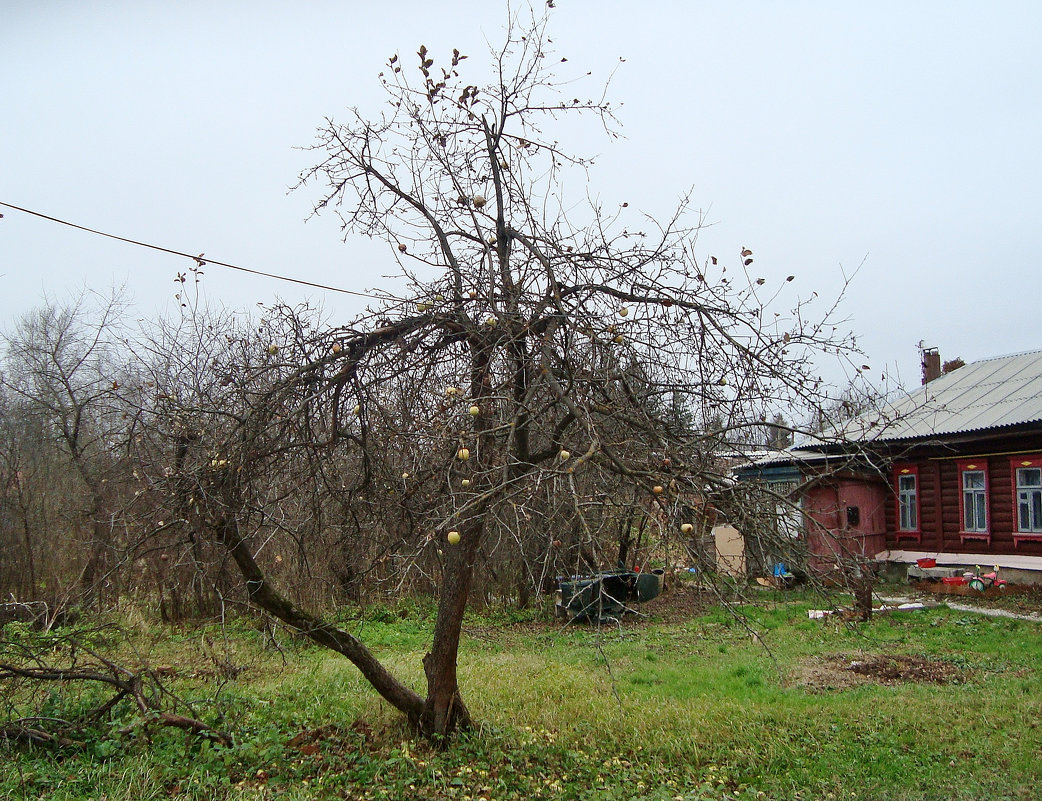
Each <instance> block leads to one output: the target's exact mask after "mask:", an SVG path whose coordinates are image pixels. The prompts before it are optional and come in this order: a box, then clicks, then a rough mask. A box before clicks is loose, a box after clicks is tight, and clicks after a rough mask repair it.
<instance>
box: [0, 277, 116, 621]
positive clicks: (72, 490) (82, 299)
mask: <svg viewBox="0 0 1042 801" xmlns="http://www.w3.org/2000/svg"><path fill="white" fill-rule="evenodd" d="M122 309H123V302H122V301H121V299H120V298H119V297H118V295H116V296H111V297H109V298H102V297H95V296H93V295H89V294H87V293H84V294H82V295H80V296H79V297H78V298H76V299H74V300H72V301H70V302H67V303H64V304H53V303H49V304H47V305H45V306H43V307H41V308H40V309H37V310H35V311H33V312H31V313H29V314H26V315H25V316H24V317H23V318H22V319H21V320H20V321H19V322H18V324H17V325H16V326H15V328H14V330H13V331H12V332H11V333H9V334H8V335H7V336H6V338H5V343H4V344H5V346H6V353H5V361H4V364H5V368H6V369H5V372H4V374H3V378H2V381H3V386H4V389H5V390H6V395H7V409H6V410H5V411H6V412H7V419H6V421H5V423H6V425H7V427H8V430H9V436H10V437H12V439H11V440H10V441H9V442H8V447H7V448H6V449H5V457H4V468H5V471H6V474H5V480H6V482H7V484H8V485H9V487H10V489H9V493H8V497H9V498H14V499H16V502H17V503H18V504H19V505H20V506H21V509H20V518H21V521H22V525H23V529H24V531H25V535H26V548H27V553H26V555H27V558H28V561H29V564H31V565H32V566H33V569H32V572H33V573H35V572H36V567H35V561H34V560H33V559H32V558H29V557H31V549H30V544H29V538H30V534H29V531H30V529H29V528H25V527H26V526H30V520H29V518H30V515H31V508H30V507H31V505H32V504H31V503H30V498H29V494H30V493H32V492H34V491H35V492H36V493H37V495H40V494H41V489H42V488H41V485H40V484H39V482H34V479H36V478H39V477H40V476H42V475H43V474H44V470H45V468H47V469H48V472H49V474H50V475H49V477H48V478H47V479H46V483H47V486H49V487H50V488H52V489H53V488H54V486H55V485H58V486H61V487H63V488H65V489H66V490H67V494H65V495H64V497H63V498H62V499H61V500H60V501H58V503H59V504H61V506H62V511H63V512H64V514H65V515H66V519H65V520H63V521H62V522H63V523H64V525H62V526H55V528H56V529H58V528H60V529H64V530H72V531H74V532H78V534H79V539H80V541H79V542H76V541H75V539H73V540H72V541H65V542H63V543H62V546H63V547H65V548H71V549H73V550H74V551H76V552H85V553H86V558H85V559H84V561H83V563H82V569H81V570H80V573H79V580H78V584H79V587H78V592H77V588H75V587H72V586H68V587H65V588H61V589H59V588H57V587H53V586H52V588H51V591H50V595H51V596H52V597H57V595H56V594H61V593H65V594H69V597H71V598H74V599H76V600H78V601H81V602H82V601H85V602H88V603H90V602H93V601H96V600H98V599H99V597H100V593H101V591H102V590H103V589H104V587H105V582H106V581H107V580H108V579H109V578H110V572H109V571H110V570H111V569H112V568H113V567H114V565H115V563H116V542H115V539H114V538H115V533H114V532H115V527H116V515H117V509H116V508H114V506H113V503H112V497H111V496H112V487H110V486H108V485H109V479H110V478H113V475H112V470H113V468H114V465H115V463H116V461H117V457H118V453H117V451H118V448H119V444H120V443H119V441H118V440H119V437H120V433H121V429H122V424H121V422H120V419H119V418H120V412H119V409H118V402H116V398H117V395H118V390H119V386H120V383H119V382H120V378H121V377H122V375H123V372H122V368H121V365H120V361H119V359H118V358H117V353H116V349H117V341H118V340H117V337H118V326H119V319H120V316H121V312H122ZM15 429H18V432H17V433H15ZM23 437H24V439H23ZM25 445H29V446H30V448H32V447H33V446H35V448H36V450H35V451H33V450H30V451H26V450H25V449H24V447H23V446H25ZM55 458H60V459H61V460H63V461H64V465H61V466H59V465H56V464H55V463H54V461H53V460H54V459H55ZM48 459H50V460H51V461H50V462H49V463H48V461H47V460H48ZM69 473H71V476H70V475H69ZM70 478H71V479H72V481H71V482H70ZM70 484H73V485H75V486H69V485H70ZM34 487H35V489H34ZM57 494H58V493H53V492H52V493H51V495H52V497H53V496H54V495H57ZM70 515H71V516H72V517H71V519H70V518H69V516H70ZM76 517H78V518H79V519H78V520H77V519H75V518H76ZM51 519H52V520H53V517H52V518H51ZM54 522H57V521H54ZM55 533H56V532H53V531H45V532H43V533H42V534H41V536H46V537H54V536H55ZM55 551H56V553H55V556H56V557H57V558H61V554H60V548H55ZM34 581H35V579H34ZM36 589H38V588H34V590H33V591H32V593H31V594H32V595H35V594H36Z"/></svg>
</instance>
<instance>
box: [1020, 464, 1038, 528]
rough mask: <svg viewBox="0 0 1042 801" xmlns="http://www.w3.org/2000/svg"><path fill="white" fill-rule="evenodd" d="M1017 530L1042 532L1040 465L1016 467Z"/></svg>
mask: <svg viewBox="0 0 1042 801" xmlns="http://www.w3.org/2000/svg"><path fill="white" fill-rule="evenodd" d="M1017 531H1024V532H1028V533H1032V534H1042V467H1018V468H1017Z"/></svg>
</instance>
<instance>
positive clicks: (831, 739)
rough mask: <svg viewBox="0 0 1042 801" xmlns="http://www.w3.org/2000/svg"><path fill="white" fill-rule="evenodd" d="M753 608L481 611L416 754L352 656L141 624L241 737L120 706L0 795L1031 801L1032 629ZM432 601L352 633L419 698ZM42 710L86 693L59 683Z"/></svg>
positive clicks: (138, 638)
mask: <svg viewBox="0 0 1042 801" xmlns="http://www.w3.org/2000/svg"><path fill="white" fill-rule="evenodd" d="M815 605H816V604H815V602H814V601H813V600H812V599H809V598H802V597H800V596H798V595H797V596H791V595H790V596H775V595H767V594H765V595H764V596H763V597H762V601H761V602H759V603H757V604H755V605H749V606H746V607H744V608H743V610H744V612H745V613H746V615H747V619H746V620H744V621H743V620H738V619H736V618H735V616H734V615H732V614H731V613H730V612H728V611H726V610H723V609H721V608H718V607H713V606H704V605H703V604H701V601H700V599H699V597H698V596H697V595H696V594H695V591H694V589H693V588H691V587H683V586H680V587H677V588H675V589H673V590H672V591H671V592H670V593H667V594H666V595H664V596H663V597H662V598H661V599H660V600H659V601H656V602H655V603H654V604H653V606H652V608H651V610H650V611H651V615H650V618H648V619H640V620H631V619H628V620H627V621H626V622H625V623H624V624H623V625H622V626H621V627H620V626H605V627H601V628H599V629H598V628H588V627H570V628H562V627H561V626H560V624H559V623H556V622H554V621H552V620H551V619H549V617H548V616H546V615H520V614H518V613H513V612H509V611H502V612H498V613H496V612H487V613H485V614H483V615H474V616H473V617H472V618H470V619H469V620H468V622H467V625H466V637H465V640H464V646H463V649H462V653H461V659H460V667H461V676H462V684H463V687H464V692H465V697H466V699H467V701H468V703H469V704H470V706H471V710H472V712H473V713H474V715H475V717H476V718H477V719H478V720H479V721H482V727H481V728H480V730H478V731H476V732H474V733H473V734H471V735H469V736H466V737H464V738H461V739H460V740H458V741H455V742H453V743H452V744H451V745H450V746H449V747H448V748H446V749H444V750H440V751H439V750H434V749H432V748H430V747H429V746H428V745H426V744H425V743H423V742H419V741H416V740H414V739H413V738H412V737H411V736H410V733H409V731H408V730H407V729H406V728H404V726H403V725H402V724H401V723H400V722H399V720H398V719H397V717H396V716H395V714H394V713H393V712H392V711H390V710H389V709H388V708H387V707H386V705H385V704H383V703H381V701H380V700H379V699H378V698H377V697H375V696H374V694H373V693H372V692H371V691H370V690H369V689H368V688H367V686H366V685H365V683H364V682H363V681H362V680H361V679H360V677H359V675H358V673H357V671H355V670H354V668H353V667H352V666H351V665H350V664H348V663H347V662H346V661H345V660H343V659H342V658H337V657H335V656H333V655H329V654H327V653H325V652H323V651H321V650H318V649H315V648H312V647H310V646H306V645H304V644H302V643H300V642H297V641H295V640H293V639H292V638H290V637H289V636H288V635H285V634H283V635H280V636H279V638H278V642H279V644H280V647H279V648H273V647H270V645H268V646H267V647H266V646H265V638H264V637H262V635H261V634H260V632H258V631H256V630H255V629H254V628H252V627H250V625H249V624H248V622H246V621H243V622H240V623H237V624H235V625H229V626H225V627H223V628H222V627H216V626H209V627H206V628H200V629H191V630H176V631H175V630H170V629H162V630H160V629H157V628H155V627H150V626H148V625H145V624H144V623H141V624H139V625H137V626H131V627H130V629H131V635H130V637H129V638H128V639H126V640H122V641H119V642H117V641H116V640H115V639H114V640H113V643H111V645H117V644H118V645H119V647H120V648H122V649H123V651H124V655H125V656H127V657H128V658H129V657H130V655H131V654H132V653H133V654H134V655H136V656H135V658H139V659H140V658H147V661H148V663H149V664H151V665H152V666H153V667H157V666H163V668H164V672H165V673H167V674H169V677H168V679H167V684H168V685H169V687H170V689H171V690H172V691H174V692H176V693H178V694H179V695H180V696H182V697H183V698H186V699H188V700H194V702H195V707H194V708H195V712H196V714H198V716H199V717H201V718H203V719H205V720H207V721H210V722H214V723H217V724H219V725H220V726H221V727H223V728H225V729H226V730H228V731H230V732H231V733H232V734H233V735H234V736H235V738H236V739H235V744H234V745H233V746H232V747H228V748H226V747H221V746H218V745H213V744H210V743H209V742H206V741H205V740H202V739H200V738H198V737H195V736H191V735H186V734H185V733H183V732H180V731H177V730H174V729H164V728H160V727H155V726H148V725H143V724H141V723H140V721H139V722H138V725H137V726H136V727H135V728H134V729H132V730H131V731H130V732H125V731H124V732H121V731H120V730H121V729H125V728H126V727H127V725H128V723H130V722H133V721H134V720H135V713H134V711H133V710H132V709H131V708H130V707H129V706H127V707H126V708H124V707H123V706H118V707H116V708H115V709H114V710H113V717H112V719H111V720H105V721H104V722H102V723H99V724H98V726H97V729H96V732H95V737H94V738H93V739H92V740H91V741H90V742H89V743H88V744H87V745H86V746H85V747H79V748H68V749H64V750H61V749H59V750H55V749H50V748H34V749H27V748H25V747H24V746H19V747H17V748H16V747H14V746H11V745H6V744H3V743H2V742H0V798H4V799H8V798H10V799H22V798H34V799H35V798H48V799H88V798H89V799H99V801H100V799H106V801H123V800H124V799H127V800H128V801H129V799H168V798H192V799H268V798H271V799H274V798H279V799H307V798H322V799H324V798H329V799H333V798H373V799H376V798H391V799H395V798H401V799H409V798H420V799H426V798H454V799H463V800H464V801H476V800H477V799H486V800H487V801H491V799H725V798H726V799H755V798H767V799H895V800H897V801H900V800H901V799H983V798H988V799H1037V798H1040V797H1042V730H1040V728H1039V724H1040V722H1042V625H1039V624H1037V623H1033V622H1026V621H1019V620H1006V619H991V618H986V617H982V616H980V615H976V614H973V613H967V612H955V611H951V610H948V609H946V608H945V607H940V608H938V609H933V610H926V611H919V612H907V613H894V614H890V615H885V616H883V615H879V616H876V617H875V618H874V619H873V621H872V622H871V623H869V624H867V625H863V626H857V627H854V626H850V625H846V624H844V623H842V622H839V621H836V620H834V619H829V620H825V621H818V620H809V619H808V617H807V609H808V608H811V607H812V606H815ZM430 624H431V610H430V609H429V608H427V607H425V606H424V605H422V604H407V605H404V604H403V605H401V606H399V607H396V608H393V609H380V610H377V612H376V613H374V614H372V615H371V616H370V618H369V619H368V620H366V621H357V620H356V621H351V625H352V626H353V627H354V628H355V629H361V631H362V636H363V638H364V639H365V640H366V641H367V642H369V643H371V644H372V645H373V647H374V649H375V650H376V651H377V652H378V653H379V654H380V656H381V657H382V658H384V659H385V660H386V661H387V662H388V663H390V664H391V665H392V666H393V667H394V669H395V670H397V671H399V672H400V673H401V674H402V675H404V676H406V677H408V678H410V679H411V680H412V681H413V682H414V684H415V685H416V686H420V679H421V665H420V659H421V658H422V655H423V653H424V651H425V648H426V644H427V636H428V632H429V630H430ZM53 695H54V697H53V699H52V700H51V703H52V705H53V709H52V711H51V713H52V714H54V715H56V716H69V715H70V714H71V713H70V709H69V707H70V706H75V705H76V704H80V705H83V706H88V705H89V704H90V703H91V702H93V701H96V698H90V697H84V696H81V695H76V694H75V693H72V694H70V695H63V694H60V693H58V692H54V693H53Z"/></svg>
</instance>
